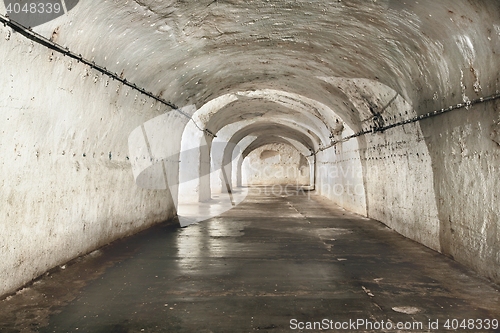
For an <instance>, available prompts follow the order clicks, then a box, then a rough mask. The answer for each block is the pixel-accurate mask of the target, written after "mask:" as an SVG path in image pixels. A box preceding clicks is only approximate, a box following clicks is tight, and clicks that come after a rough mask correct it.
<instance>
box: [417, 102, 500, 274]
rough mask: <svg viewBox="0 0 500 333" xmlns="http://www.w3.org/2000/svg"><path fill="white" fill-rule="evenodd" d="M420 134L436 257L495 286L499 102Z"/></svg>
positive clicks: (499, 257) (499, 253) (499, 225)
mask: <svg viewBox="0 0 500 333" xmlns="http://www.w3.org/2000/svg"><path fill="white" fill-rule="evenodd" d="M422 131H423V133H424V136H425V138H426V144H427V146H428V149H429V153H430V155H429V156H424V157H421V159H430V161H431V162H432V171H433V172H432V173H431V174H432V175H433V185H434V190H435V193H436V199H435V200H436V205H437V209H438V214H439V215H438V216H439V222H440V224H439V242H440V246H441V251H442V252H443V253H444V254H446V255H449V256H451V257H453V258H454V259H455V260H457V261H459V262H462V263H465V264H467V265H468V266H470V267H472V268H474V269H475V270H477V271H478V272H480V273H481V275H484V276H487V277H488V278H490V279H492V280H493V281H496V282H497V283H500V233H499V231H500V137H499V133H500V102H499V101H496V102H490V103H485V104H480V105H477V106H474V107H472V108H470V109H462V110H460V111H457V112H454V113H451V114H448V115H446V116H442V117H437V118H435V119H433V120H432V121H425V122H422ZM429 175H430V174H429Z"/></svg>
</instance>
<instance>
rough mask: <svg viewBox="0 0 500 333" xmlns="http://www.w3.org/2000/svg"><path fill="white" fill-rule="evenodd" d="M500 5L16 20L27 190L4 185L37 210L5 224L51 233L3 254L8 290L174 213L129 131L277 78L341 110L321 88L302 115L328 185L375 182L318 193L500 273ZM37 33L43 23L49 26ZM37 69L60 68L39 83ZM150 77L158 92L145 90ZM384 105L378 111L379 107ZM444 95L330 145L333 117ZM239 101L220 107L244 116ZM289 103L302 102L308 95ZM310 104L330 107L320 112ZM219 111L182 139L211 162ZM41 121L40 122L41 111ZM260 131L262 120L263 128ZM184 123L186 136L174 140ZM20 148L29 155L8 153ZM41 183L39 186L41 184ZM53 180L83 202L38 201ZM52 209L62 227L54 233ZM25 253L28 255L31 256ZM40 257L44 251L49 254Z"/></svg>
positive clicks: (17, 120) (17, 142)
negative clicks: (35, 245)
mask: <svg viewBox="0 0 500 333" xmlns="http://www.w3.org/2000/svg"><path fill="white" fill-rule="evenodd" d="M4 9H5V8H4V5H3V3H2V2H0V10H4ZM111 13H112V15H111ZM499 18H500V5H499V3H498V2H497V1H466V0H456V1H455V0H453V1H452V0H442V1H433V0H420V1H418V3H417V2H415V1H409V2H408V1H407V2H401V1H393V0H378V1H362V0H345V1H344V0H342V1H338V2H321V1H309V2H308V1H277V0H270V1H264V0H256V1H252V2H251V3H250V2H236V1H225V2H222V1H218V2H216V3H214V2H213V1H211V0H210V1H208V0H207V1H204V0H202V1H195V2H188V1H176V2H175V1H154V0H141V1H96V0H89V1H85V2H83V1H80V2H79V4H78V5H77V6H75V8H73V9H72V10H71V12H70V13H69V14H68V15H65V16H62V17H60V18H58V19H56V20H54V21H51V22H48V23H47V24H44V25H42V26H38V27H35V28H34V29H32V30H33V31H30V30H29V29H26V30H25V31H22V32H21V33H18V32H20V31H19V30H16V29H14V28H13V25H11V24H9V20H8V19H5V18H2V23H3V25H1V26H0V29H1V31H2V46H1V48H0V52H1V55H2V57H3V58H4V59H6V61H5V62H4V63H3V64H1V66H2V71H3V72H4V73H5V77H6V78H10V79H6V80H3V81H1V88H2V91H6V92H8V96H9V98H8V101H7V103H6V104H5V105H2V106H1V108H2V114H5V115H8V118H9V120H8V122H7V121H4V123H5V124H8V126H7V125H6V126H5V127H4V128H3V129H2V131H5V134H3V137H4V138H5V139H4V140H3V142H5V144H3V142H2V145H1V146H0V153H2V156H5V158H6V161H5V165H6V166H9V167H6V166H5V167H4V168H5V170H6V174H7V173H8V174H9V177H8V178H6V179H2V182H3V184H4V186H5V188H11V187H12V188H16V189H17V190H16V191H10V192H9V193H8V195H10V196H12V198H10V197H9V198H4V199H5V200H4V201H5V202H7V199H8V200H10V201H12V202H15V203H16V205H18V206H19V207H20V209H18V210H17V211H19V212H24V213H19V214H17V215H16V216H15V217H10V218H9V223H8V226H7V230H6V232H5V233H2V235H0V237H1V238H2V239H1V241H2V243H5V244H8V245H9V246H12V247H15V246H17V245H19V244H18V243H15V242H16V241H17V240H18V239H20V241H19V242H21V240H22V241H25V242H32V241H37V242H40V243H41V244H43V248H42V249H41V250H36V251H35V250H33V249H30V248H27V246H24V245H23V247H19V248H18V249H19V250H16V252H15V255H13V256H12V258H13V259H11V260H10V261H7V262H6V263H5V265H4V266H2V267H4V268H5V269H3V270H1V271H5V272H12V271H15V277H14V278H12V277H10V276H7V277H5V276H4V275H2V274H0V275H2V276H0V277H2V279H4V278H7V280H5V279H4V280H5V281H7V282H5V285H6V287H1V286H0V291H1V290H4V291H6V292H10V291H12V290H13V288H14V287H12V286H14V285H15V286H16V287H18V286H20V285H21V284H22V283H25V282H27V281H29V280H30V279H31V278H33V277H35V276H37V275H39V274H42V273H43V272H45V271H47V270H48V269H50V268H51V267H54V266H56V265H58V264H61V263H62V262H64V260H67V259H68V260H69V259H70V258H73V257H75V256H77V255H78V254H80V253H84V252H88V251H92V250H94V249H95V248H97V247H98V246H100V245H102V244H105V243H107V242H109V241H112V240H114V239H117V238H119V237H122V236H124V235H126V234H130V233H132V232H135V231H137V230H140V229H141V228H143V227H145V226H147V225H150V224H152V223H156V222H158V221H159V219H160V218H163V219H165V218H168V217H170V216H172V215H173V214H174V213H175V212H174V211H173V209H172V207H171V206H170V203H169V202H170V201H171V200H170V201H169V200H164V198H163V196H162V195H164V193H156V192H146V191H142V190H140V189H138V188H137V184H136V183H134V182H133V175H131V173H130V172H129V171H130V170H129V169H130V162H129V160H127V158H128V157H130V156H129V147H127V146H126V145H127V144H126V143H127V136H128V135H129V134H130V131H132V130H133V129H135V128H138V127H140V126H142V124H144V123H145V122H147V121H149V120H150V119H153V118H155V117H157V116H159V115H161V114H163V113H166V112H169V111H171V109H172V108H174V109H175V107H173V106H179V108H181V107H183V106H186V105H196V106H197V107H199V108H200V109H201V108H203V106H205V105H207V104H209V103H210V102H211V101H216V100H217V99H218V98H219V97H221V96H226V95H230V96H233V95H234V96H236V97H235V98H236V99H238V98H240V99H239V101H240V102H243V100H244V99H255V100H258V99H259V98H261V97H262V95H263V94H265V93H267V92H269V91H278V92H279V93H276V94H274V97H273V98H268V99H267V100H268V101H271V100H272V99H276V100H279V101H280V102H279V103H282V104H286V103H287V102H288V101H290V100H291V99H292V98H291V97H290V96H289V95H287V94H295V95H296V96H299V98H298V99H299V100H301V101H307V100H308V99H309V100H311V101H315V102H314V103H321V104H322V105H324V106H325V108H327V109H328V110H331V113H330V111H328V112H329V113H321V115H320V117H317V115H316V113H315V112H312V111H313V109H314V107H316V106H315V104H314V103H312V102H311V103H310V102H307V103H306V106H305V109H310V110H309V111H311V112H312V113H310V115H308V114H306V113H303V114H302V115H303V117H306V118H301V119H302V120H301V122H305V119H311V121H307V122H308V123H309V126H310V127H311V128H314V130H311V131H312V132H314V136H316V137H317V138H320V139H321V140H318V139H315V140H316V141H318V144H317V147H314V151H315V152H316V155H315V156H316V158H317V162H316V164H317V166H318V168H319V169H320V171H321V172H320V173H318V174H319V180H318V185H323V184H326V185H328V184H340V185H342V186H345V187H346V188H347V189H348V188H350V186H351V187H352V186H353V185H352V184H351V185H349V184H348V182H350V181H352V180H353V179H351V178H355V181H356V185H359V186H358V188H361V186H363V188H364V191H363V192H364V194H362V195H361V194H360V195H359V196H357V195H346V196H343V197H335V196H331V195H328V193H327V192H321V191H322V190H321V188H322V187H321V186H318V192H321V193H322V194H325V195H326V196H327V197H329V198H330V199H332V201H334V202H336V203H338V204H339V205H341V206H342V207H344V208H346V209H349V210H353V211H355V212H358V213H360V214H362V215H364V216H368V217H371V218H374V219H376V220H379V221H382V222H383V223H385V224H386V225H388V226H389V227H391V228H393V229H395V230H396V231H398V232H399V233H401V234H403V235H404V236H406V237H409V238H411V239H414V240H416V241H418V242H420V243H423V244H425V245H426V246H428V247H430V248H432V249H434V250H437V251H440V252H442V253H445V254H447V255H450V256H452V257H454V258H455V259H456V260H457V261H459V262H462V263H465V264H466V265H468V266H469V267H473V268H474V269H476V270H477V271H479V272H480V273H481V274H482V275H484V276H487V277H489V278H491V279H495V281H500V280H499V279H500V277H499V273H498V267H500V261H499V258H498V256H497V254H498V253H499V248H498V244H499V241H498V240H499V236H498V235H499V233H498V221H499V217H498V206H499V202H498V193H497V191H496V190H495V189H498V188H500V184H499V180H498V168H496V166H497V165H499V163H500V162H499V155H498V133H499V131H500V130H499V126H500V125H499V124H500V118H499V116H498V113H499V111H498V110H499V105H498V102H495V100H496V99H497V97H495V96H496V95H497V94H498V93H499V92H500V79H499V77H498V72H499V68H500V58H499V57H498V54H499V53H500V21H499ZM34 33H39V34H41V35H42V37H44V38H45V39H43V40H42V41H40V40H39V41H37V40H36V39H34V38H33V34H34ZM104 45H105V46H106V47H103V46H104ZM69 50H70V51H71V52H72V53H71V54H70V53H69ZM83 59H86V60H87V61H85V62H84V61H83ZM103 69H106V71H103ZM33 73H35V74H33ZM113 73H114V74H113ZM34 75H36V77H37V78H40V77H46V78H52V77H57V78H58V80H45V81H44V82H38V81H39V80H33V76H34ZM125 80H126V82H129V83H133V84H129V85H126V84H124V82H125ZM148 91H151V92H152V93H151V94H149V95H148V94H145V93H144V92H148ZM237 94H242V95H237ZM252 94H253V95H252ZM259 94H260V95H259ZM254 97H255V98H254ZM261 99H262V98H261ZM378 99H379V100H380V101H378ZM38 101H48V102H47V103H45V104H41V103H39V102H38ZM89 101H91V102H92V103H90V102H89ZM160 101H162V102H160ZM165 102H167V103H165ZM222 102H224V101H222ZM473 102H474V103H473ZM238 103H239V102H236V100H235V106H236V107H237V108H238V105H239V104H238ZM266 103H267V102H266ZM273 103H275V104H276V105H278V104H279V103H276V102H273ZM227 104H228V105H229V103H227ZM257 104H258V102H257ZM459 105H460V106H459ZM282 106H283V105H282ZM386 106H388V107H387V108H386V109H385V110H384V108H385V107H386ZM224 107H225V106H224ZM279 107H280V106H278V108H279ZM370 108H371V109H372V110H373V111H374V113H380V115H376V117H374V114H373V112H372V111H371V109H370ZM215 109H217V107H216V106H215V105H214V110H215ZM219 109H220V108H219ZM305 109H304V111H305ZM447 109H449V110H450V113H443V114H442V115H440V116H439V117H433V118H431V117H426V118H425V119H424V118H422V119H417V120H416V121H415V122H414V123H411V124H410V123H407V124H404V125H401V126H398V127H395V128H391V129H388V130H384V131H379V132H376V133H366V135H363V136H360V137H358V138H356V139H352V140H350V141H347V142H344V141H342V142H337V144H336V145H334V146H332V147H331V148H329V149H327V150H325V151H318V148H320V145H319V142H321V143H322V145H323V146H324V145H326V143H327V142H328V141H329V140H328V139H329V138H328V136H329V133H330V134H333V136H334V138H333V139H334V140H337V139H345V138H347V137H348V136H349V135H351V134H355V133H356V132H358V131H361V130H366V131H368V130H369V129H370V127H373V126H377V124H374V120H375V119H377V121H381V120H383V122H385V123H386V124H390V123H391V122H393V121H395V122H404V121H405V120H408V119H407V118H411V117H412V116H423V115H427V114H428V113H429V112H434V111H440V110H447ZM19 110H22V112H19ZM229 110H230V106H228V107H227V108H225V109H224V110H223V112H225V111H227V112H228V113H227V114H226V115H230V116H231V117H232V116H234V117H237V115H236V114H234V115H231V114H230V111H229ZM282 110H285V109H284V108H283V109H282ZM286 110H287V112H291V113H293V114H296V115H299V113H300V112H302V111H303V109H300V110H295V111H289V110H291V109H290V108H288V109H286ZM380 110H384V112H382V113H381V112H380ZM451 110H453V112H451ZM249 111H250V112H252V111H254V110H249ZM174 112H175V111H174ZM244 113H245V114H249V113H247V112H246V111H245V112H244ZM223 114H225V113H221V114H220V116H222V115H223ZM272 115H273V117H274V115H276V114H272ZM21 116H22V117H21ZM311 116H312V117H314V118H315V119H318V120H319V121H317V120H314V118H307V117H311ZM379 116H381V117H382V119H381V118H380V117H379ZM334 117H338V120H339V121H340V122H342V124H340V125H343V128H342V129H341V126H340V125H338V128H337V122H336V120H337V119H336V118H334ZM6 118H7V117H6ZM193 120H195V121H197V119H196V116H195V117H193ZM210 120H211V121H212V122H210ZM223 120H224V119H223V117H221V118H217V117H215V118H210V117H208V118H207V119H206V121H207V122H210V125H209V127H203V126H201V127H200V128H193V138H197V141H196V140H195V141H194V142H193V143H189V142H187V141H184V142H185V144H186V142H187V144H188V146H187V149H191V148H193V149H194V148H197V147H200V146H205V147H206V150H201V151H200V152H199V154H198V155H200V154H202V153H203V154H204V157H203V158H202V160H204V161H205V162H207V161H209V158H210V145H211V144H212V140H213V135H211V134H210V131H211V128H210V127H211V126H214V128H215V129H217V128H219V127H221V126H222V125H224V121H223ZM233 120H236V118H235V119H233V118H231V121H233ZM267 120H268V119H266V121H267ZM290 120H291V121H292V122H293V119H290ZM37 121H38V123H39V126H33V124H34V123H35V124H36V123H37ZM289 123H291V122H289ZM197 124H198V123H197ZM323 124H324V125H323ZM298 125H299V126H300V124H298ZM191 126H194V127H196V126H195V124H194V122H192V121H190V122H189V123H188V126H186V127H187V128H188V127H191ZM223 128H224V127H221V129H223ZM80 129H84V130H81V131H80ZM205 130H206V131H205ZM332 130H333V133H332ZM186 133H187V132H186ZM167 134H168V133H167ZM212 134H217V133H212ZM254 134H257V135H259V133H258V132H256V133H250V134H249V135H250V136H251V135H254ZM260 135H267V134H265V133H260ZM37 136H39V137H43V138H44V139H42V140H39V139H38V138H37ZM178 139H182V138H178V137H177V136H176V137H175V138H174V137H173V138H172V141H175V142H174V144H177V143H178V142H177V141H178ZM242 140H245V138H243V139H242ZM26 142H29V144H26ZM32 142H36V146H35V145H34V144H33V147H31V146H32V144H31V143H32ZM189 144H192V147H190V146H189ZM313 144H315V143H313ZM28 146H29V147H28ZM17 147H23V149H25V151H26V153H25V151H23V152H20V153H21V156H19V155H17V154H19V152H18V151H16V153H17V154H12V151H14V148H16V149H17ZM181 147H182V145H181ZM184 148H186V147H184ZM56 151H57V157H55V156H56V155H55V152H56ZM70 151H71V152H70ZM182 151H184V150H183V149H181V153H182ZM63 152H64V155H63ZM28 156H29V157H30V158H28ZM33 156H35V157H36V159H35V158H33V159H31V157H33ZM49 156H50V157H49ZM61 156H64V157H61ZM68 156H71V157H72V158H73V159H67V158H68ZM91 156H92V158H90V157H91ZM180 160H181V162H182V161H183V157H182V156H181V159H180ZM197 160H200V158H199V157H198V158H197ZM3 163H4V162H3ZM207 165H208V172H207V174H208V173H209V172H210V167H209V163H208V162H207V163H205V164H200V163H199V162H197V164H196V165H195V166H194V167H193V170H194V172H195V173H196V175H201V174H204V172H205V171H206V169H207ZM11 166H14V167H11ZM17 166H22V167H19V168H18V167H17ZM202 167H203V168H205V170H201V169H202ZM358 168H359V169H360V170H361V172H359V175H360V176H359V177H358V173H357V171H356V175H354V176H352V174H351V170H352V169H356V170H357V169H358ZM77 169H78V173H75V172H74V170H77ZM332 169H336V170H337V171H338V172H337V173H336V172H334V171H332ZM39 170H44V172H45V173H46V174H51V173H52V172H54V171H55V170H57V173H58V176H59V177H58V179H52V178H50V177H47V179H40V176H39V174H40V171H39ZM85 170H86V171H85ZM325 170H326V171H325ZM346 170H347V171H346ZM80 171H83V172H80ZM11 173H12V174H11ZM85 173H86V174H85ZM343 173H346V174H347V175H348V176H345V175H344V174H343ZM83 175H86V176H87V177H86V178H85V177H84V176H83ZM16 181H18V182H20V183H21V184H22V185H23V186H18V185H19V184H17V183H16ZM77 181H80V183H77ZM38 182H40V186H39V187H38V188H34V187H31V186H30V184H38ZM61 184H64V186H63V185H61ZM464 184H465V185H464ZM120 186H121V187H120ZM325 187H326V188H327V187H328V186H325ZM103 188H108V189H111V190H110V191H113V192H112V193H106V192H105V191H104V190H103ZM492 189H493V190H492ZM72 190H74V192H73V191H72ZM350 192H353V191H350ZM360 192H361V191H360ZM464 192H466V194H463V193H464ZM81 193H92V196H90V195H89V197H85V196H82V194H81ZM44 196H47V197H48V198H50V199H54V200H63V199H61V198H66V197H67V198H69V199H68V202H69V203H68V205H70V204H71V202H76V201H77V200H81V202H80V201H79V204H78V206H77V207H75V208H74V211H68V212H65V211H60V210H58V209H57V208H54V207H50V210H47V209H46V208H44V207H39V206H40V205H36V204H35V205H28V203H35V202H38V201H37V200H39V198H40V197H44ZM167 196H168V195H167ZM11 199H12V200H11ZM103 205H104V208H103ZM89 207H90V209H89ZM95 207H100V208H102V209H100V210H99V211H96V208H95ZM129 207H134V208H135V209H136V212H143V213H144V214H143V215H144V216H147V217H146V218H145V220H144V221H142V220H141V221H140V222H138V221H139V218H140V217H138V216H137V214H138V213H136V214H135V215H134V214H131V216H126V217H125V219H126V220H127V223H126V224H124V225H119V227H115V226H116V223H115V222H116V220H117V216H122V215H120V214H121V213H117V212H121V211H123V210H124V209H127V208H129ZM37 216H43V219H41V222H40V224H41V225H42V227H43V230H44V232H45V230H46V231H47V232H45V233H44V234H40V235H39V237H38V238H36V237H35V236H32V235H22V237H24V238H20V237H21V236H19V237H17V235H18V230H17V229H16V228H17V227H18V226H21V227H23V228H26V230H30V228H32V225H31V224H29V222H28V221H32V220H33V217H37ZM132 219H133V220H132ZM10 220H12V223H10ZM42 220H43V221H42ZM55 220H64V221H71V224H68V225H71V227H68V228H57V225H56V223H55V222H54V221H55ZM109 221H113V223H108V222H109ZM54 225H56V229H57V232H56V236H55V238H57V239H55V240H54V242H51V243H50V244H48V243H47V242H46V239H50V238H49V237H47V235H48V234H50V233H51V232H52V230H56V229H54V228H53V226H54ZM14 226H16V227H14ZM84 228H86V229H85V230H86V232H85V233H82V232H81V230H82V229H84ZM103 230H104V231H105V232H103ZM31 237H33V238H31ZM68 239H75V240H77V241H75V242H74V243H75V245H74V247H73V248H72V249H71V250H70V251H67V252H64V251H62V250H60V249H62V248H64V247H65V245H66V244H67V240H68ZM21 245H22V244H21ZM23 251H26V253H27V254H28V257H29V258H28V259H27V260H25V261H23V263H22V264H21V266H19V269H17V267H18V266H16V265H18V263H19V262H21V261H19V259H20V258H23V257H24V256H25V254H26V253H25V252H23ZM63 252H64V253H63ZM52 254H53V255H52ZM40 255H43V256H44V257H43V258H42V259H41V260H38V258H40ZM13 268H16V270H13ZM12 280H15V281H14V282H12ZM19 281H22V283H21V284H20V283H18V282H19Z"/></svg>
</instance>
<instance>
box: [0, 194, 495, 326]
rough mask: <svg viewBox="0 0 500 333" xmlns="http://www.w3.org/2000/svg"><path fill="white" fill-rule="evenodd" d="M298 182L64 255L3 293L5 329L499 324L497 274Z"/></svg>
mask: <svg viewBox="0 0 500 333" xmlns="http://www.w3.org/2000/svg"><path fill="white" fill-rule="evenodd" d="M288 194H289V195H287V196H285V195H274V194H272V192H271V191H269V188H253V189H252V190H251V193H250V194H249V196H248V197H247V198H246V199H245V201H244V202H243V203H241V204H240V205H238V206H237V207H236V208H234V209H232V210H230V211H228V212H226V213H224V214H223V215H221V216H218V217H215V218H212V219H210V220H208V221H205V222H202V223H200V224H198V225H193V226H189V227H187V228H178V227H176V226H172V225H167V224H165V225H160V226H157V227H154V228H152V229H150V230H147V231H145V232H142V233H140V234H138V235H136V236H133V237H131V238H128V239H125V240H121V241H118V242H115V243H113V244H111V245H110V246H107V247H105V248H103V249H101V250H99V251H96V252H94V253H91V254H90V255H87V256H85V257H82V258H79V259H77V260H75V261H73V262H72V263H69V264H67V265H66V266H63V267H59V268H57V269H55V270H53V271H51V272H50V273H49V274H46V275H45V276H44V277H43V278H41V279H39V280H37V281H36V282H35V283H34V284H32V285H30V286H28V287H26V288H24V289H23V290H21V291H19V292H18V293H17V294H16V295H13V296H11V297H8V298H7V299H5V300H3V301H1V302H0V332H102V333H113V332H115V333H118V332H120V333H121V332H128V333H130V332H189V333H192V332H254V331H260V332H319V331H321V330H320V328H323V330H322V331H328V329H330V328H333V329H332V330H330V331H332V332H333V331H341V332H452V331H454V330H453V328H454V327H453V326H456V327H457V330H455V331H458V332H463V331H468V332H500V330H499V329H495V328H494V326H495V321H494V320H495V319H496V320H498V319H500V292H499V291H498V289H499V286H497V285H494V284H491V283H489V282H488V281H486V280H484V279H482V278H480V277H478V276H477V275H476V274H474V273H473V272H471V271H469V270H467V269H465V268H464V267H462V266H461V265H459V264H457V263H456V262H454V261H452V260H450V259H449V258H446V257H444V256H442V255H440V254H438V253H436V252H434V251H432V250H429V249H427V248H426V247H423V246H421V245H419V244H417V243H415V242H413V241H410V240H408V239H405V238H403V237H402V236H400V235H398V234H396V233H395V232H393V231H391V230H389V229H388V228H386V227H385V226H383V225H382V224H380V223H378V222H375V221H373V220H369V219H365V218H361V217H359V216H357V215H354V214H351V213H349V212H346V211H344V210H342V209H340V208H337V207H335V206H334V205H333V204H331V203H329V202H328V201H327V200H326V199H323V198H321V197H318V196H314V195H310V193H308V192H302V191H297V192H291V191H288ZM454 319H455V320H457V321H453V320H454ZM463 319H466V320H469V319H474V320H475V321H474V322H472V324H473V325H471V322H470V321H467V322H466V324H467V325H470V326H469V327H472V329H469V328H467V329H463V327H462V328H460V327H459V326H460V325H462V324H463ZM448 320H449V322H448V324H449V325H450V329H447V328H446V327H445V324H446V323H447V321H448ZM488 320H489V321H488ZM436 321H437V322H436ZM314 322H317V323H316V324H315V323H314ZM354 322H355V323H356V325H358V326H353V323H354ZM429 322H430V323H432V326H431V327H429V326H430V325H429ZM369 323H371V325H372V326H370V324H369ZM436 323H437V324H438V326H437V327H436V326H435V325H436ZM488 323H489V324H488ZM496 323H497V325H498V322H496ZM318 324H322V325H321V326H322V327H320V326H318ZM398 324H401V325H404V326H405V327H403V329H398V327H397V326H396V325H398ZM480 324H481V326H482V328H481V327H480ZM315 325H316V326H315ZM381 325H383V326H381ZM390 325H391V326H392V329H391V326H390ZM420 325H421V326H420ZM335 326H337V328H342V327H344V328H345V329H344V330H342V329H335ZM300 328H303V329H300ZM308 328H312V329H310V330H309V329H308ZM314 328H316V329H314ZM404 328H406V329H404Z"/></svg>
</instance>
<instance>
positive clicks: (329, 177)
mask: <svg viewBox="0 0 500 333" xmlns="http://www.w3.org/2000/svg"><path fill="white" fill-rule="evenodd" d="M385 112H386V114H387V115H396V114H398V115H405V116H406V117H411V116H413V115H414V111H413V110H412V108H411V107H410V106H409V105H408V104H407V103H404V102H403V101H402V100H396V101H395V102H394V103H393V105H391V106H389V108H388V109H387V110H386V111H385ZM391 117H392V116H391ZM387 118H389V117H387ZM499 133H500V103H499V102H498V101H497V102H489V103H484V104H480V105H477V106H474V107H471V108H469V109H466V108H464V109H462V110H459V111H455V112H451V113H448V114H445V115H442V116H439V117H435V118H432V119H429V120H424V121H421V122H419V123H414V124H409V125H405V126H403V127H397V128H393V129H389V130H387V131H385V132H383V133H375V134H368V135H365V136H363V137H360V138H359V139H358V140H357V143H355V141H356V140H351V141H348V142H346V143H343V144H340V145H338V146H337V147H336V148H332V149H328V150H326V151H324V152H322V153H320V154H318V169H317V170H318V176H317V184H316V188H317V190H318V192H319V193H320V194H322V195H324V196H326V197H328V198H330V199H331V200H332V201H334V202H335V203H337V204H339V205H340V206H342V207H344V208H346V209H348V210H351V211H354V212H358V213H359V214H362V215H366V216H368V217H370V218H373V219H376V220H378V221H381V222H383V223H384V224H386V225H387V226H389V227H390V228H392V229H394V230H396V231H397V232H399V233H401V234H402V235H404V236H406V237H408V238H411V239H413V240H415V241H417V242H419V243H422V244H424V245H426V246H428V247H430V248H432V249H434V250H436V251H440V252H442V253H444V254H446V255H449V256H451V257H453V258H454V259H455V260H457V261H459V262H461V263H463V264H465V265H467V266H469V267H471V268H473V269H475V270H476V271H478V272H479V273H480V274H481V275H483V276H486V277H488V278H490V279H492V280H493V281H495V282H497V283H498V282H500V269H499V267H500V235H499V232H498V231H499V229H500V228H499V227H500V216H499V210H498V208H499V207H500V199H499V197H500V191H499V188H500V180H499V179H500V177H499V175H500V136H499ZM346 134H348V133H345V134H344V135H346ZM348 144H349V145H350V146H349V147H350V149H348V148H347V147H348V146H347V145H348ZM358 145H359V147H357V146H358ZM358 156H359V157H358ZM359 161H361V166H362V173H361V174H360V173H358V172H354V171H359V170H360V164H359ZM359 180H361V181H362V184H363V186H364V193H363V192H362V191H361V188H362V187H361V185H359V184H360V183H359ZM356 181H358V182H357V183H356ZM353 184H358V188H353V187H352V185H353ZM349 185H350V186H349ZM350 188H352V189H351V190H349V189H350Z"/></svg>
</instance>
